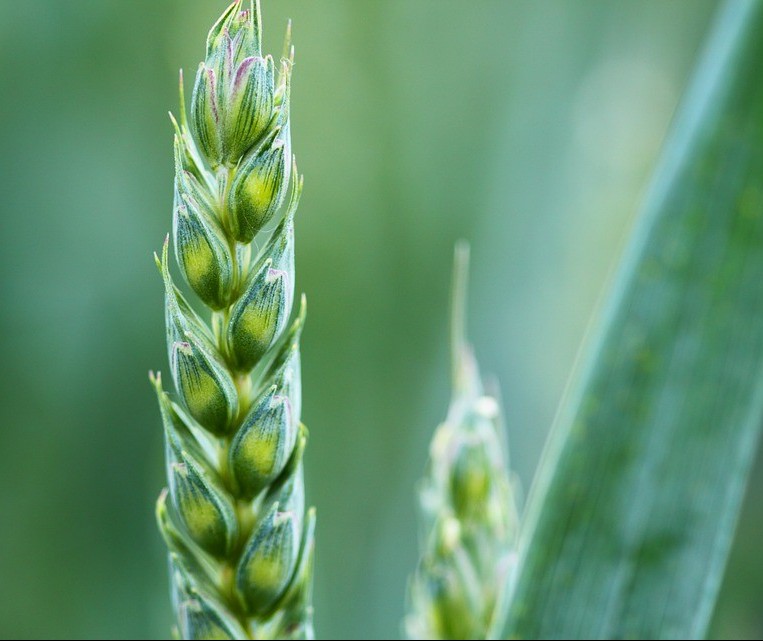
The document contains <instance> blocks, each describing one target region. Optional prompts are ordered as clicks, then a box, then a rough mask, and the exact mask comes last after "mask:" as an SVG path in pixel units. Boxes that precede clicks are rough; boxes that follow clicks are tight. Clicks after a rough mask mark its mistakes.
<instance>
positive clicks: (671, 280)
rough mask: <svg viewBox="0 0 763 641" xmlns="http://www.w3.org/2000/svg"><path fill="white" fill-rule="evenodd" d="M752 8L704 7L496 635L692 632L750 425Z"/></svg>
mask: <svg viewBox="0 0 763 641" xmlns="http://www.w3.org/2000/svg"><path fill="white" fill-rule="evenodd" d="M761 61H763V3H762V2H754V1H747V0H743V1H738V2H731V3H729V4H728V5H727V6H726V7H725V9H724V10H723V12H722V13H721V14H720V19H719V21H718V23H717V26H716V28H715V31H714V33H713V34H712V37H711V39H710V41H709V44H708V47H707V49H706V51H705V53H704V57H703V60H702V62H701V64H700V66H699V69H698V71H697V75H696V77H695V79H694V82H693V84H692V86H691V88H690V91H689V93H688V95H687V96H686V98H685V101H684V104H683V107H682V110H681V113H680V114H679V117H678V118H677V121H676V124H675V129H674V132H673V134H672V137H671V139H670V140H669V143H668V146H667V148H666V153H665V155H664V158H663V161H662V163H661V165H660V166H659V168H658V170H657V173H656V176H655V178H654V181H653V184H652V186H651V189H650V192H649V193H648V195H647V199H646V202H645V206H644V208H643V211H642V216H641V219H640V223H639V225H638V228H637V230H636V233H635V234H634V237H633V239H632V243H631V245H630V247H629V248H628V251H627V254H626V256H625V260H624V262H623V265H622V267H621V269H620V272H619V275H618V278H617V280H616V282H615V287H614V291H613V293H612V296H611V299H610V301H609V304H608V306H607V307H606V309H605V310H604V314H603V316H602V321H601V324H600V327H599V330H598V333H597V334H596V335H595V336H596V338H595V340H594V341H593V343H592V345H591V346H590V347H591V349H590V350H589V351H588V353H587V355H586V357H585V358H584V361H583V366H582V368H581V370H580V372H579V376H578V377H577V379H576V380H575V383H574V384H573V386H572V388H571V392H570V394H569V395H568V397H567V398H566V399H565V401H564V403H563V406H562V409H561V412H560V413H559V416H558V419H557V422H556V424H555V426H554V430H553V432H552V437H551V441H550V443H549V446H548V448H547V451H546V453H545V456H544V458H543V461H542V464H541V468H540V470H539V474H538V478H537V481H536V486H535V488H534V490H533V493H532V496H531V499H530V503H529V505H528V513H527V517H526V522H525V528H524V531H523V535H522V542H521V547H520V569H519V574H518V577H517V583H516V586H515V588H514V593H513V597H512V601H511V609H510V618H509V622H508V627H507V634H508V635H509V636H510V637H518V638H695V637H701V636H702V635H703V634H704V632H705V630H706V627H707V623H708V620H709V617H710V614H711V612H712V607H713V605H714V602H715V598H716V595H717V591H718V586H719V583H720V580H721V576H722V572H723V568H724V565H725V562H726V557H727V554H728V549H729V545H730V542H731V538H732V534H733V530H734V526H735V523H736V520H737V516H738V512H739V506H740V500H741V496H742V492H743V489H744V484H745V480H746V477H747V473H748V471H749V468H750V464H751V460H752V457H753V455H754V452H755V445H756V442H757V438H758V432H759V427H760V424H761V418H763V63H762V62H761Z"/></svg>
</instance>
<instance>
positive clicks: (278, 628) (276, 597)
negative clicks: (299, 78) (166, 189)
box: [151, 0, 315, 639]
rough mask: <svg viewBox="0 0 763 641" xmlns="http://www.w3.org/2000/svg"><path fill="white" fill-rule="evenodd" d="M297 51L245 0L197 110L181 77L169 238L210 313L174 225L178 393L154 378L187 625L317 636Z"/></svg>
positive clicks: (212, 50)
mask: <svg viewBox="0 0 763 641" xmlns="http://www.w3.org/2000/svg"><path fill="white" fill-rule="evenodd" d="M292 65H293V49H292V47H291V45H290V36H289V34H288V32H287V41H286V47H285V53H284V56H283V58H282V59H281V60H280V61H279V62H278V63H275V62H274V61H273V59H272V57H270V56H263V54H262V53H261V27H260V9H259V4H258V3H256V4H255V3H254V2H251V3H249V6H248V7H245V6H244V3H243V1H242V0H237V1H236V2H234V3H233V4H232V5H231V6H230V7H229V8H228V9H227V10H226V11H225V13H224V14H223V15H222V16H221V17H220V19H219V20H218V22H217V23H216V24H215V25H214V26H213V27H212V30H211V31H210V33H209V36H208V39H207V49H206V59H205V61H204V62H203V63H202V64H201V66H200V68H199V71H198V74H197V77H196V82H195V86H194V91H193V97H192V101H191V111H190V117H188V116H187V115H186V110H185V104H184V98H183V88H182V84H183V83H182V76H181V95H180V100H181V109H180V117H179V118H178V119H177V120H175V119H174V118H173V124H174V126H175V196H174V205H173V233H172V246H173V249H174V255H175V258H176V260H177V264H178V267H179V270H180V272H181V273H182V275H183V277H184V279H185V281H186V283H187V285H188V287H189V289H190V291H192V292H193V293H194V295H195V296H196V297H197V298H198V299H199V300H200V302H201V304H200V305H199V306H198V307H199V308H201V307H205V308H206V309H207V313H205V314H204V313H197V311H195V309H194V307H193V306H192V305H191V303H190V302H189V299H188V298H187V297H186V296H185V295H184V294H183V293H182V291H181V289H180V288H178V287H177V286H176V284H175V282H174V280H173V278H172V275H171V273H170V265H169V245H170V241H169V237H168V239H167V241H165V244H164V248H163V251H162V254H161V257H158V256H157V258H156V259H157V264H158V266H159V269H160V271H161V274H162V278H163V281H164V286H165V303H166V325H167V348H168V353H169V361H170V371H171V374H172V379H173V382H174V387H175V392H176V393H175V395H173V396H172V397H171V396H170V395H169V394H168V393H167V392H165V391H164V389H163V386H162V380H161V377H160V375H158V374H156V375H153V374H152V376H151V380H152V382H153V384H154V387H155V388H156V392H157V395H158V398H159V405H160V409H161V415H162V421H163V424H164V433H165V443H166V463H167V477H168V487H167V488H166V489H165V490H164V491H163V492H162V494H161V496H160V497H159V502H158V504H157V518H158V522H159V528H160V530H161V532H162V534H163V536H164V539H165V541H166V543H167V546H168V548H169V565H170V581H171V596H172V604H173V607H174V610H175V614H176V618H177V630H176V634H177V635H179V636H181V637H182V638H188V639H249V638H253V639H268V638H270V639H275V638H278V639H306V638H313V630H312V605H311V596H312V595H311V590H312V558H313V547H314V544H313V533H314V527H315V514H314V510H312V509H310V510H308V511H307V512H306V511H305V500H304V480H303V469H302V456H303V453H304V450H305V444H306V440H307V430H306V429H305V427H304V425H302V423H301V422H300V412H301V383H300V359H299V341H300V335H301V332H302V327H303V325H304V320H305V300H304V297H303V298H302V301H301V304H300V309H299V312H298V313H297V314H296V315H295V317H294V318H293V320H291V321H290V316H292V306H293V305H292V304H293V298H294V214H295V212H296V209H297V205H298V203H299V197H300V193H301V189H302V184H301V178H299V177H298V174H297V171H296V165H295V163H294V159H293V156H292V154H291V137H290V117H289V86H290V76H291V68H292ZM276 68H278V70H279V72H278V73H276V72H275V69H276ZM284 205H285V207H284ZM282 208H283V209H284V210H285V211H284V212H283V213H282V214H281V213H280V212H281V210H282ZM279 215H280V220H279ZM270 223H272V224H271V225H270V226H271V227H273V226H274V229H273V230H272V232H271V233H270V234H269V236H268V235H267V229H268V226H269V224H270ZM255 242H256V244H257V245H258V246H260V247H261V249H260V250H259V252H257V253H256V255H255V252H254V244H255ZM206 318H209V322H206V320H205V319H206Z"/></svg>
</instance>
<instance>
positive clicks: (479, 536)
mask: <svg viewBox="0 0 763 641" xmlns="http://www.w3.org/2000/svg"><path fill="white" fill-rule="evenodd" d="M467 270H468V247H467V246H466V245H465V244H459V245H458V246H457V248H456V265H455V269H454V287H453V303H452V305H453V309H452V321H451V322H452V329H451V331H452V343H453V344H452V347H451V349H452V358H453V396H452V399H451V403H450V408H449V410H448V414H447V417H446V419H445V421H444V422H443V423H442V424H441V425H440V426H439V427H438V428H437V430H436V431H435V434H434V437H433V439H432V442H431V445H430V453H429V461H428V465H427V470H426V474H425V478H424V479H423V481H422V483H421V489H420V496H419V498H420V504H421V510H422V515H423V526H424V536H423V537H422V540H421V543H422V554H421V558H420V560H419V565H418V567H417V569H416V572H415V573H414V575H413V576H412V577H411V579H410V582H409V586H408V614H407V616H406V620H405V631H406V634H407V635H408V638H411V639H485V638H492V635H494V634H496V633H497V632H498V631H500V628H501V625H502V621H503V618H504V616H505V612H504V606H505V596H506V590H507V589H508V585H509V581H510V580H511V575H512V571H513V568H514V565H515V552H514V546H515V544H516V535H517V511H516V507H515V503H514V493H513V491H512V485H511V481H510V477H509V471H508V454H507V447H506V439H505V430H504V427H503V423H502V422H501V413H500V406H499V403H498V401H497V400H496V398H495V397H494V396H491V395H490V394H488V393H486V391H485V389H484V387H483V383H482V379H481V378H480V374H479V371H478V369H477V363H476V361H475V359H474V356H473V354H472V350H471V348H470V346H469V345H468V344H467V342H466V340H465V337H464V315H465V298H466V296H465V292H466V277H467Z"/></svg>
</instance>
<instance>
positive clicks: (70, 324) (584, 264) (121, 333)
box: [0, 0, 763, 638]
mask: <svg viewBox="0 0 763 641" xmlns="http://www.w3.org/2000/svg"><path fill="white" fill-rule="evenodd" d="M263 1H264V5H265V6H264V13H265V30H266V33H265V38H266V45H267V47H268V48H270V49H271V50H275V51H277V52H279V51H280V46H281V38H282V33H283V29H284V26H285V22H286V19H287V17H291V18H292V19H293V20H294V34H295V41H296V46H297V66H296V68H295V80H294V89H293V122H294V124H293V139H294V147H295V151H296V153H297V158H298V160H299V164H300V170H301V171H302V172H303V173H304V174H305V185H306V187H305V195H304V198H303V200H302V205H301V207H300V212H299V216H298V227H297V234H298V236H297V239H298V258H297V269H298V277H299V282H298V287H299V289H301V290H304V291H305V292H307V294H308V298H309V302H310V304H309V307H310V313H309V319H308V325H307V330H306V332H305V335H304V339H303V354H304V358H303V361H304V370H303V373H304V394H305V398H304V412H303V414H304V417H305V420H306V422H307V423H308V425H309V427H310V429H311V441H310V445H309V449H308V455H307V466H308V467H307V474H308V494H309V499H310V500H311V502H312V503H313V504H315V505H317V507H318V513H319V529H318V547H317V577H316V595H315V605H316V625H317V629H318V634H319V636H321V637H325V638H329V637H333V638H353V637H360V638H388V637H390V636H392V637H395V636H398V635H399V634H400V620H401V617H402V614H403V595H404V591H405V583H406V577H407V574H408V573H409V571H410V570H411V569H412V568H413V566H414V563H415V559H416V556H417V543H416V538H415V536H416V531H417V525H416V506H415V497H414V494H413V487H414V485H415V483H416V480H417V479H418V477H419V475H420V473H421V470H422V468H423V465H424V460H425V456H426V448H427V442H428V439H429V437H430V434H431V431H432V430H433V428H434V427H435V425H436V423H437V422H438V421H439V420H440V419H441V418H442V417H443V416H444V413H445V409H446V404H447V399H448V367H447V351H446V349H447V341H446V329H447V321H446V313H447V292H448V286H449V282H448V281H449V274H450V264H451V254H452V246H453V243H454V241H455V240H456V239H457V238H459V237H465V238H467V239H469V240H470V241H471V242H472V249H473V273H472V282H473V286H472V291H471V308H470V319H469V320H470V329H471V335H472V338H473V341H474V343H475V345H476V349H477V353H478V356H479V358H480V360H481V363H482V366H483V369H484V370H485V371H487V372H491V373H494V374H495V375H496V376H497V377H498V378H499V379H500V384H501V391H502V394H503V399H504V402H505V405H506V415H507V422H508V424H509V429H510V437H511V441H512V448H513V451H512V456H513V463H514V466H515V468H516V470H517V471H518V473H519V475H520V477H521V479H522V482H523V485H524V487H525V488H527V487H528V486H529V484H530V480H531V477H532V472H533V470H534V468H535V466H536V463H537V460H538V457H539V454H540V450H541V447H542V444H543V441H544V438H545V435H546V432H547V430H548V427H549V425H550V423H551V421H552V418H553V415H554V412H555V409H556V406H557V404H558V401H559V398H560V396H561V394H562V390H563V388H564V385H565V382H566V380H567V377H568V375H569V372H570V370H571V368H572V365H573V361H574V359H575V355H576V351H577V350H578V347H579V345H580V344H581V342H582V340H583V338H584V335H585V330H586V326H587V323H588V321H589V319H590V318H591V316H592V314H593V313H594V311H595V309H596V305H597V302H598V300H599V298H600V296H601V295H602V292H604V291H606V282H607V279H608V276H609V274H610V272H611V270H612V268H613V266H614V265H615V264H616V259H617V256H618V254H619V252H620V250H621V247H622V245H623V242H624V241H625V239H626V238H627V234H628V229H629V226H630V224H631V222H632V219H633V216H634V213H635V212H636V210H637V206H638V202H639V197H640V194H641V193H642V191H643V189H644V186H645V182H646V180H647V178H648V176H649V173H650V170H651V169H652V167H653V166H654V163H655V159H656V156H657V154H658V152H659V148H660V144H661V142H662V140H663V137H664V134H665V131H666V129H667V127H668V124H669V122H670V119H671V116H672V113H673V111H674V109H675V107H676V105H677V103H678V100H679V98H680V95H681V92H682V90H683V88H684V86H685V85H686V82H687V78H688V76H689V74H690V71H691V69H692V63H693V61H694V59H695V57H696V55H697V52H698V50H699V48H700V46H701V43H702V39H703V36H704V34H705V32H706V30H707V27H708V24H709V22H710V20H711V18H712V16H713V14H714V11H715V9H716V3H715V2H710V1H707V0H694V1H693V2H681V1H676V0H668V1H657V0H650V1H647V2H639V3H634V2H609V3H605V2H600V1H596V2H594V1H577V2H567V1H566V0H557V1H554V2H551V1H543V2H535V1H530V0H527V1H522V2H507V1H499V0H484V1H482V2H471V3H466V2H456V1H455V0H415V1H412V0H388V1H385V2H381V1H378V0H377V1H376V2H371V1H366V2H359V1H357V0H354V1H353V0H332V1H331V2H321V3H317V2H310V3H309V2H298V1H297V0H289V1H278V2H276V1H275V0H273V1H269V0H263ZM223 7H224V2H222V1H220V2H218V1H214V2H212V1H204V2H202V1H201V0H198V1H194V2H189V1H188V0H185V1H181V0H163V1H161V2H156V1H152V2H149V1H148V0H138V1H136V0H133V1H131V2H126V1H124V0H122V1H118V0H98V1H96V0H76V1H75V0H72V1H64V0H57V1H54V0H37V1H36V2H14V1H12V0H0V60H1V61H2V63H1V64H0V86H1V87H2V90H0V208H1V211H0V230H1V231H0V291H1V292H2V299H1V300H0V355H1V356H2V366H1V367H0V398H1V399H2V401H1V402H0V417H1V420H2V429H1V431H0V453H1V454H2V459H0V636H2V637H14V636H17V637H21V638H31V637H54V638H61V637H87V638H99V637H102V638H150V637H157V636H158V637H166V636H167V635H168V632H169V626H170V611H169V603H168V597H167V587H166V582H167V579H166V567H165V556H164V549H163V545H162V542H161V540H160V538H159V535H158V534H157V532H156V529H155V526H154V520H153V504H154V500H155V497H156V495H157V494H158V492H159V489H160V488H161V487H162V485H163V456H162V444H161V434H160V423H159V417H158V411H157V408H156V402H155V398H154V396H153V392H152V391H151V388H150V386H149V385H148V381H147V378H146V373H147V371H148V370H149V369H150V368H162V369H166V353H165V348H164V335H163V309H162V287H161V285H160V281H159V278H158V275H157V273H156V270H155V268H154V265H153V261H152V259H151V253H152V251H153V250H155V249H158V248H159V247H160V244H161V241H162V238H163V236H164V234H165V233H166V232H167V231H168V230H169V225H170V206H171V184H172V178H171V176H172V154H171V127H170V123H169V120H168V118H167V116H166V112H167V110H169V109H173V110H174V109H176V73H177V68H178V67H181V66H182V67H184V68H185V69H187V70H188V71H189V73H188V75H189V76H192V72H193V71H194V70H195V67H196V65H197V64H198V61H199V60H200V59H201V56H202V52H203V43H204V37H205V35H206V31H207V29H208V28H209V26H210V25H211V23H212V21H213V20H214V19H215V18H216V17H217V15H218V14H219V13H220V11H221V10H222V8H223ZM760 467H761V466H760V465H759V466H758V469H757V470H756V472H755V474H754V477H753V481H752V485H751V488H750V492H749V495H748V500H747V503H746V506H745V512H744V514H743V519H742V523H741V527H740V530H739V534H738V537H737V542H736V545H735V548H734V552H733V555H732V560H731V564H730V566H729V572H728V575H727V578H726V581H725V583H724V586H723V591H722V597H721V603H720V606H719V609H718V612H717V616H716V619H715V622H714V627H713V634H714V635H715V636H718V637H734V636H739V637H741V638H760V635H761V634H763V610H762V609H761V607H760V604H761V602H762V599H763V556H761V555H760V553H759V545H760V531H761V527H763V470H761V469H760Z"/></svg>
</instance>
